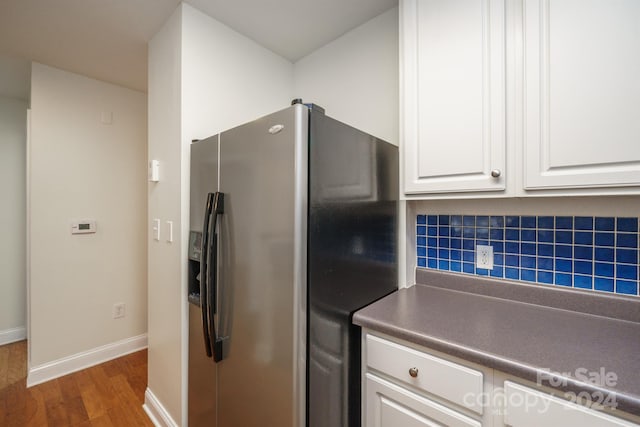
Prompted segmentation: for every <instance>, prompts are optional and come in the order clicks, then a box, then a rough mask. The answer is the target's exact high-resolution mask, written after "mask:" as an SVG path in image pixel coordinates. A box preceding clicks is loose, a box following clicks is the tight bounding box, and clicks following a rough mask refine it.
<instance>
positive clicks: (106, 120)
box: [100, 111, 113, 125]
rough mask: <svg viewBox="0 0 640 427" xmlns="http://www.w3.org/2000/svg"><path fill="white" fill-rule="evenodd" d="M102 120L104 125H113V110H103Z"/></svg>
mask: <svg viewBox="0 0 640 427" xmlns="http://www.w3.org/2000/svg"><path fill="white" fill-rule="evenodd" d="M100 122H101V123H102V124H103V125H112V124H113V111H103V112H102V114H100Z"/></svg>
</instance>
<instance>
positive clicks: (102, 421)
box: [91, 415, 118, 427]
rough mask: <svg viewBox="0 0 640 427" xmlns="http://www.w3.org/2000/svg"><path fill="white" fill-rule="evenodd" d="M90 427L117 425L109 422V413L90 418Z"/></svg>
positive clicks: (111, 426) (112, 426) (113, 426)
mask: <svg viewBox="0 0 640 427" xmlns="http://www.w3.org/2000/svg"><path fill="white" fill-rule="evenodd" d="M91 427H118V426H116V425H115V424H113V423H112V422H111V418H109V415H103V416H102V417H98V418H96V419H93V420H91Z"/></svg>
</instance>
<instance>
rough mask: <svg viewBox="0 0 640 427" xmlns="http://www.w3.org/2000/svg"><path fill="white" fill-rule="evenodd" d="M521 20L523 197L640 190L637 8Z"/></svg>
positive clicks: (569, 10) (550, 1)
mask: <svg viewBox="0 0 640 427" xmlns="http://www.w3.org/2000/svg"><path fill="white" fill-rule="evenodd" d="M523 12H524V19H523V32H524V38H523V40H524V104H525V105H524V107H525V108H524V156H525V158H524V160H525V161H524V166H525V177H524V178H525V179H524V187H525V189H527V190H530V189H553V188H589V187H591V188H599V187H623V186H630V185H635V186H637V185H640V1H638V0H525V2H524V10H523Z"/></svg>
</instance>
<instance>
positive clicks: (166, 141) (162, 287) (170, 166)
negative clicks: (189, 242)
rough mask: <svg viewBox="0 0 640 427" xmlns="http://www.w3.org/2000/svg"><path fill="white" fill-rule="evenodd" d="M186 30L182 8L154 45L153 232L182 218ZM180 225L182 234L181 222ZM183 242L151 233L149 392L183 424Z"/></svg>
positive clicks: (151, 121)
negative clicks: (156, 221) (156, 173)
mask: <svg viewBox="0 0 640 427" xmlns="http://www.w3.org/2000/svg"><path fill="white" fill-rule="evenodd" d="M181 29H182V8H181V7H179V8H178V9H177V10H176V11H175V13H174V14H173V15H172V16H171V18H170V19H169V20H168V21H167V22H166V23H165V24H164V26H163V27H162V29H161V30H160V32H158V33H157V34H156V35H155V36H154V38H153V39H152V40H151V42H150V43H149V65H148V66H149V76H148V85H149V86H148V90H149V147H148V157H149V159H155V160H160V182H157V183H149V184H148V185H149V190H148V192H149V214H148V218H147V228H148V229H149V230H150V229H151V221H152V218H163V219H164V220H165V221H166V220H169V219H171V220H174V221H179V219H180V216H181V209H182V205H181V188H182V187H181V186H182V182H181V174H182V161H181V156H182V146H181V134H180V129H181V113H180V112H181V103H180V100H181V83H180V82H181V80H180V76H181V69H182V66H181ZM175 226H176V227H177V230H179V222H176V225H175ZM161 231H162V230H161ZM160 237H161V238H162V237H165V236H164V234H161V236H160ZM180 238H181V237H180V233H177V235H176V240H175V242H176V243H174V244H168V243H166V242H163V241H160V242H156V241H153V240H152V239H153V237H152V235H151V233H149V236H148V246H149V252H148V260H147V263H148V277H149V292H148V294H149V295H148V302H149V318H148V325H149V357H148V363H149V364H148V374H149V375H148V383H147V384H148V390H149V391H151V392H152V393H153V394H154V395H155V397H156V398H157V399H158V400H159V401H160V402H161V404H162V405H164V407H165V408H166V411H167V412H169V414H170V416H172V418H173V419H174V420H175V421H177V422H179V421H180V420H181V418H180V417H181V411H182V403H181V394H182V390H183V386H182V371H181V366H182V364H183V355H182V334H183V329H184V325H183V320H182V310H183V305H184V302H183V301H184V299H185V298H186V296H185V295H184V294H183V292H182V262H183V260H182V247H181V244H180ZM147 403H148V402H147Z"/></svg>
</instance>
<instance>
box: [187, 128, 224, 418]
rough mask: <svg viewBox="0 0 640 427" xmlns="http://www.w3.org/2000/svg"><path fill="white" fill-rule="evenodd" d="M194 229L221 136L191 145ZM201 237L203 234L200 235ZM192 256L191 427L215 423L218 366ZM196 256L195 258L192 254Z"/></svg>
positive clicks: (213, 178)
mask: <svg viewBox="0 0 640 427" xmlns="http://www.w3.org/2000/svg"><path fill="white" fill-rule="evenodd" d="M190 176H191V179H190V215H189V219H190V223H189V228H190V230H191V231H196V232H200V233H201V232H202V227H203V222H204V210H205V204H206V200H207V195H208V193H213V192H215V191H217V189H218V136H213V137H211V138H207V139H205V140H202V141H199V142H197V143H194V144H192V145H191V173H190ZM200 240H201V234H200ZM197 253H198V259H189V260H188V263H189V293H190V301H191V303H190V304H189V378H188V381H189V390H188V396H187V399H188V413H189V414H188V419H189V426H190V427H209V426H215V420H216V365H215V364H214V362H213V359H211V358H208V357H207V354H206V350H205V344H204V333H205V331H204V330H203V318H202V311H201V309H200V307H199V306H198V305H196V304H195V303H197V302H198V301H197V298H198V295H197V294H198V292H199V291H200V280H199V278H200V267H201V265H200V260H199V254H200V252H197ZM192 258H195V257H192Z"/></svg>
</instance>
